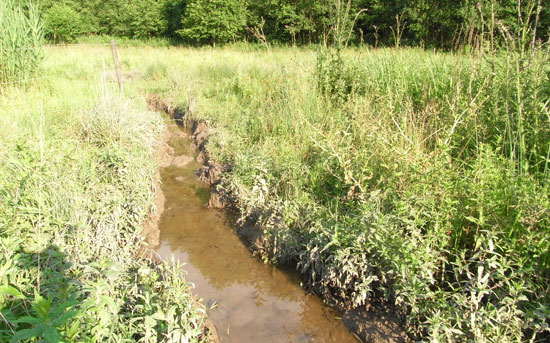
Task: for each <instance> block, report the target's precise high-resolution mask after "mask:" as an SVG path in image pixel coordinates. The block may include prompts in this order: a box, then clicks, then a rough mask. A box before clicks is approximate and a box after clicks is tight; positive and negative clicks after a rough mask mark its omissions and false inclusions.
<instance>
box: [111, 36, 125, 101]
mask: <svg viewBox="0 0 550 343" xmlns="http://www.w3.org/2000/svg"><path fill="white" fill-rule="evenodd" d="M111 51H112V52H113V61H114V62H115V71H116V78H117V80H118V88H119V89H120V93H122V94H124V85H123V84H122V82H123V81H122V71H121V70H120V63H119V62H118V52H117V49H116V45H115V41H114V40H112V39H111Z"/></svg>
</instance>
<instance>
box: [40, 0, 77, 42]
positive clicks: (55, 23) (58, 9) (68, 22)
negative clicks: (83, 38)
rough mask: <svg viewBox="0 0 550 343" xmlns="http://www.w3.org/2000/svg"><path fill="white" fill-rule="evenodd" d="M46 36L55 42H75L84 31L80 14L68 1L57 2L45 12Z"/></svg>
mask: <svg viewBox="0 0 550 343" xmlns="http://www.w3.org/2000/svg"><path fill="white" fill-rule="evenodd" d="M44 21H45V24H46V36H47V37H48V38H49V39H50V40H51V41H53V42H56V43H59V42H67V43H71V42H74V40H75V39H76V37H77V36H78V35H80V34H81V33H82V29H83V22H82V18H81V17H80V14H79V13H78V12H76V11H75V10H74V9H73V8H71V7H70V6H69V5H67V4H66V3H62V2H61V3H55V4H54V5H53V6H52V7H50V8H49V9H48V10H47V11H46V12H45V13H44Z"/></svg>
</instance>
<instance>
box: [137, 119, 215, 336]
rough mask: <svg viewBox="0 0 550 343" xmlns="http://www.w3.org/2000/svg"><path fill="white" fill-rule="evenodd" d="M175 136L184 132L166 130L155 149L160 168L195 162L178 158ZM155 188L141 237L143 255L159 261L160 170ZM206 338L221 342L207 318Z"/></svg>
mask: <svg viewBox="0 0 550 343" xmlns="http://www.w3.org/2000/svg"><path fill="white" fill-rule="evenodd" d="M174 134H175V135H178V134H183V132H180V131H177V132H175V133H172V132H170V130H168V129H166V130H165V131H164V132H163V133H162V139H161V140H160V141H159V143H158V145H157V146H156V147H155V160H156V161H157V163H158V165H159V168H166V167H169V166H175V167H178V168H183V167H184V166H185V165H187V164H188V163H190V162H191V161H193V157H191V156H186V155H179V156H176V154H175V153H174V149H173V148H172V147H171V146H170V145H169V141H170V139H171V137H172V135H174ZM218 177H219V176H218ZM153 187H154V194H155V197H154V199H153V209H152V211H150V214H149V216H148V218H147V219H146V220H145V222H144V223H143V224H142V228H143V230H142V232H141V235H142V236H143V238H144V240H145V242H146V243H147V246H146V247H145V248H144V250H143V251H142V252H141V254H143V255H145V256H148V257H150V258H152V259H153V260H157V259H158V256H157V255H156V254H155V249H157V248H158V247H159V246H160V227H159V225H160V219H161V217H162V214H163V213H164V209H165V203H166V197H165V196H164V192H163V191H162V187H161V175H160V169H159V170H157V172H156V173H155V176H154V184H153ZM196 301H197V306H202V304H200V300H199V299H196ZM204 337H205V342H206V343H219V342H220V339H219V338H218V334H217V332H216V327H215V326H214V324H213V323H212V322H211V321H210V320H209V319H208V317H206V318H205V324H204Z"/></svg>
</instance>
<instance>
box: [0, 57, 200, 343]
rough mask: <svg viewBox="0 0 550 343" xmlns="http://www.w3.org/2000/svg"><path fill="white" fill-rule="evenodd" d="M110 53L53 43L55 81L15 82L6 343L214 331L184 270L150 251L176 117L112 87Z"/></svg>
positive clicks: (7, 182) (7, 178)
mask: <svg viewBox="0 0 550 343" xmlns="http://www.w3.org/2000/svg"><path fill="white" fill-rule="evenodd" d="M109 53H110V51H109V49H108V48H106V49H97V50H95V49H94V51H87V52H86V53H82V52H81V51H78V49H74V48H67V49H56V48H48V49H46V56H47V59H46V63H45V66H44V70H45V71H44V73H45V75H49V77H45V78H43V79H40V80H38V81H36V82H34V83H33V84H32V85H31V86H30V88H28V89H26V90H23V89H21V88H15V87H11V88H8V89H5V90H4V95H3V96H2V99H1V101H0V113H1V115H0V125H2V130H1V132H0V158H1V159H2V165H1V167H0V311H1V314H2V316H1V317H0V341H2V342H10V341H13V342H15V341H46V342H59V341H65V342H100V341H101V342H103V341H105V342H123V341H124V342H128V341H142V342H158V341H166V340H170V341H180V339H182V338H181V337H184V338H183V339H185V340H186V341H189V342H199V341H202V340H203V339H204V337H203V321H204V315H203V314H204V308H203V307H201V305H200V304H199V303H197V301H196V300H195V299H194V298H193V297H192V296H191V295H190V288H191V286H190V285H189V284H188V283H187V282H186V281H185V279H184V275H183V271H182V270H181V269H180V267H179V266H177V265H174V266H172V265H169V264H168V263H156V262H154V261H152V260H150V259H148V258H144V257H140V253H139V251H140V250H141V249H142V246H143V242H142V238H141V236H140V230H141V223H142V222H143V221H144V220H145V218H146V217H147V215H148V213H149V212H150V210H151V206H152V198H153V196H154V192H153V189H154V187H153V185H154V183H153V176H154V172H155V169H156V167H157V166H156V164H155V161H154V160H153V148H154V145H155V144H156V143H157V142H158V140H159V137H160V133H161V131H162V129H163V125H164V124H163V122H162V120H161V118H160V116H159V115H158V114H157V113H152V112H150V111H147V110H146V109H145V101H144V99H143V98H142V97H135V98H127V99H121V98H119V97H118V96H117V95H115V94H116V92H115V91H114V89H116V87H115V84H114V82H113V80H114V79H113V78H112V76H111V75H107V84H106V86H105V87H102V83H101V82H100V80H101V78H102V73H103V66H102V65H103V58H105V57H109ZM33 337H34V338H33Z"/></svg>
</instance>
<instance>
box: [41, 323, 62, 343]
mask: <svg viewBox="0 0 550 343" xmlns="http://www.w3.org/2000/svg"><path fill="white" fill-rule="evenodd" d="M44 338H45V339H46V342H48V343H59V341H61V337H60V336H59V332H57V330H56V329H55V328H53V327H51V326H45V327H44Z"/></svg>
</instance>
